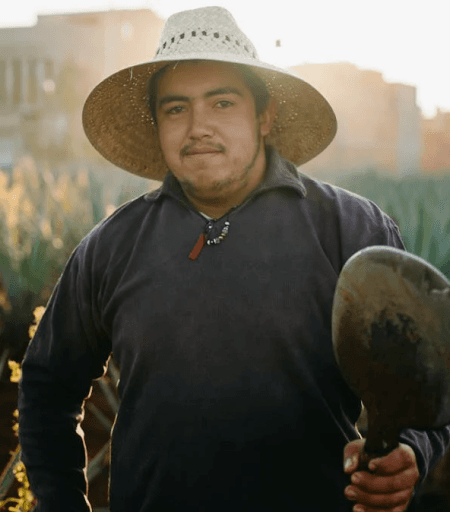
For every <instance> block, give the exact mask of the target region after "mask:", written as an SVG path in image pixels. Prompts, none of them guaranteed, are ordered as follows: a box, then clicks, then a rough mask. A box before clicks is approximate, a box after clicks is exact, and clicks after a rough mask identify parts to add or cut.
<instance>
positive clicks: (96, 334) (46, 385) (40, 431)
mask: <svg viewBox="0 0 450 512" xmlns="http://www.w3.org/2000/svg"><path fill="white" fill-rule="evenodd" d="M86 246H87V244H86V242H85V241H83V242H82V243H81V244H80V245H79V246H78V247H77V249H76V250H75V251H74V253H73V254H72V256H71V258H70V259H69V261H68V263H67V265H66V268H65V270H64V272H63V274H62V276H61V277H60V279H59V281H58V283H57V285H56V287H55V289H54V291H53V294H52V296H51V298H50V300H49V303H48V305H47V308H46V311H45V313H44V315H43V317H42V319H41V322H40V324H39V327H38V329H37V331H36V334H35V336H34V338H33V340H32V341H31V342H30V344H29V346H28V349H27V351H26V354H25V358H24V360H23V363H22V378H21V381H20V383H19V442H20V445H21V449H22V460H23V462H24V464H25V467H26V469H27V474H28V478H29V481H30V487H31V490H32V492H33V494H34V495H35V497H36V498H37V500H38V505H37V508H36V512H60V511H61V510H65V511H67V512H87V511H90V510H91V507H90V505H89V503H88V500H87V478H86V448H85V443H84V436H83V431H82V430H81V426H80V424H81V421H82V419H83V413H84V401H85V399H86V398H87V397H88V396H89V394H90V392H91V389H92V380H93V379H96V378H99V377H101V376H102V375H103V374H104V372H105V368H106V363H107V359H108V357H109V354H110V352H111V349H110V342H109V339H108V336H107V335H106V333H105V331H104V330H103V329H102V327H101V325H100V321H99V314H98V312H97V310H96V307H95V297H96V291H95V280H93V279H91V278H90V277H91V275H92V270H91V268H90V262H89V258H88V257H87V250H86Z"/></svg>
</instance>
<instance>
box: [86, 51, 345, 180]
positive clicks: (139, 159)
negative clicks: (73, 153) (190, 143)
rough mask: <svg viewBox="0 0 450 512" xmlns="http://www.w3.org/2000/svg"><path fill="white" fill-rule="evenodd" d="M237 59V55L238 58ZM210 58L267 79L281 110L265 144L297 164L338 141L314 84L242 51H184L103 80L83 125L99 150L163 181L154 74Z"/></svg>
mask: <svg viewBox="0 0 450 512" xmlns="http://www.w3.org/2000/svg"><path fill="white" fill-rule="evenodd" d="M234 57H235V58H234ZM183 60H208V61H209V60H211V61H218V62H231V63H235V64H245V65H247V66H249V67H250V68H251V69H252V70H253V71H254V72H255V73H257V74H258V75H259V76H260V77H261V78H262V79H263V80H264V82H265V83H266V85H267V88H268V90H269V93H270V95H271V96H272V97H273V98H274V100H275V102H276V108H277V114H276V118H275V121H274V124H273V126H272V129H271V132H270V134H269V136H268V137H267V138H266V142H267V143H268V144H271V145H272V146H274V147H275V148H276V149H277V150H278V152H279V153H280V155H281V156H282V157H284V158H286V159H287V160H289V161H291V162H293V163H294V164H295V165H301V164H303V163H305V162H307V161H308V160H311V159H312V158H314V157H315V156H316V155H318V154H319V153H321V152H322V151H323V150H324V149H325V148H326V147H327V146H328V145H329V144H330V142H331V141H332V140H333V138H334V136H335V134H336V129H337V122H336V116H335V114H334V112H333V109H332V108H331V106H330V105H329V103H328V102H327V100H326V99H325V98H324V97H323V96H322V94H320V93H319V92H318V91H317V90H316V89H315V88H314V87H312V86H311V85H309V84H308V83H306V82H304V81H303V80H301V79H300V78H299V77H298V76H296V75H293V74H290V73H289V72H287V71H285V70H283V69H280V68H277V67H275V66H272V65H270V64H266V63H263V62H259V61H256V62H255V59H251V58H248V59H247V58H245V57H242V56H240V55H236V56H231V58H230V57H229V56H228V57H227V60H226V61H225V60H224V55H223V54H222V53H221V54H217V55H215V54H213V53H212V54H209V55H208V58H205V53H201V54H200V53H198V54H197V53H196V54H184V55H183V56H182V57H181V58H180V57H179V58H177V59H176V60H175V59H170V60H168V59H160V60H159V59H158V58H155V59H154V60H153V61H151V62H147V63H144V64H139V65H136V66H132V67H129V68H125V69H122V70H121V71H118V72H117V73H114V74H113V75H111V76H110V77H108V78H106V79H105V80H103V81H102V82H101V83H100V84H98V85H97V86H96V87H95V89H94V90H93V91H92V92H91V93H90V95H89V96H88V98H87V100H86V102H85V105H84V108H83V115H82V121H83V127H84V131H85V133H86V136H87V138H88V139H89V141H90V142H91V144H92V145H93V146H94V148H95V149H96V150H97V151H98V152H99V153H100V154H101V155H102V156H103V157H105V158H106V159H107V160H109V161H110V162H111V163H113V164H114V165H116V166H118V167H120V168H122V169H124V170H126V171H128V172H131V173H133V174H136V175H138V176H141V177H144V178H149V179H155V180H162V179H163V178H164V176H165V174H166V173H167V170H168V169H167V165H166V163H165V161H164V157H163V154H162V151H161V149H160V146H159V140H158V134H157V131H156V127H155V126H154V124H153V122H152V116H151V113H150V110H149V107H148V102H147V83H148V80H149V79H150V77H151V76H152V75H153V74H154V73H155V72H156V71H157V70H158V69H160V68H161V67H163V66H165V65H166V64H169V63H170V62H175V61H183Z"/></svg>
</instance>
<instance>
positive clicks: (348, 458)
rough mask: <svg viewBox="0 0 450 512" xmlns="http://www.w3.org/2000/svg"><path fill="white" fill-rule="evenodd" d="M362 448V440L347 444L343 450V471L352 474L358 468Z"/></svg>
mask: <svg viewBox="0 0 450 512" xmlns="http://www.w3.org/2000/svg"><path fill="white" fill-rule="evenodd" d="M363 447H364V439H357V440H355V441H352V442H350V443H348V444H347V445H346V446H345V448H344V471H345V472H346V473H349V474H350V473H353V471H356V470H357V469H358V466H359V460H360V454H361V452H362V450H363Z"/></svg>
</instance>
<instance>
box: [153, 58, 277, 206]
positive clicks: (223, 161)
mask: <svg viewBox="0 0 450 512" xmlns="http://www.w3.org/2000/svg"><path fill="white" fill-rule="evenodd" d="M269 110H270V109H268V111H269ZM268 111H266V112H265V113H263V114H261V115H260V116H259V117H257V116H256V112H255V104H254V99H253V96H252V94H251V92H250V90H249V89H248V88H247V86H246V85H245V82H244V80H243V78H242V76H241V75H240V73H239V72H238V71H237V70H235V69H233V68H232V67H231V66H230V65H227V64H224V63H214V62H184V63H183V62H181V63H178V64H177V65H176V66H174V67H173V68H172V67H171V68H169V69H168V70H167V72H166V73H165V74H164V75H163V76H162V77H161V78H160V81H159V84H158V89H157V98H156V113H157V120H158V133H159V140H160V144H161V149H162V152H163V154H164V158H165V160H166V163H167V165H168V167H169V169H170V170H171V171H172V172H173V174H174V175H175V177H176V178H177V179H178V180H179V181H180V183H181V185H182V187H183V189H184V190H185V192H186V194H187V195H188V197H190V198H196V199H199V200H206V201H207V200H214V199H215V198H216V199H220V198H222V197H233V198H236V199H237V200H243V199H244V198H245V196H246V195H247V194H248V193H249V192H250V191H251V190H252V189H253V188H255V186H256V185H257V184H258V183H259V181H260V180H261V179H262V177H263V174H264V169H265V153H264V143H263V137H264V136H265V135H267V134H268V133H269V131H270V127H271V124H272V118H271V116H270V114H268Z"/></svg>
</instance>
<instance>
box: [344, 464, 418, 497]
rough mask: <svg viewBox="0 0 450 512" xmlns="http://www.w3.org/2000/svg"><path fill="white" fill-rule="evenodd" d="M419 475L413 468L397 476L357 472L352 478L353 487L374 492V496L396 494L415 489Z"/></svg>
mask: <svg viewBox="0 0 450 512" xmlns="http://www.w3.org/2000/svg"><path fill="white" fill-rule="evenodd" d="M417 478H418V475H417V470H416V468H414V467H412V468H409V469H407V470H405V471H402V472H401V473H397V474H395V475H387V476H381V475H379V474H371V473H367V472H366V471H357V472H355V473H353V475H352V476H351V487H352V488H354V489H355V490H361V491H364V492H372V493H374V494H381V493H386V494H390V493H395V492H398V491H403V490H405V489H411V488H412V487H414V485H415V483H416V481H417Z"/></svg>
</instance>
